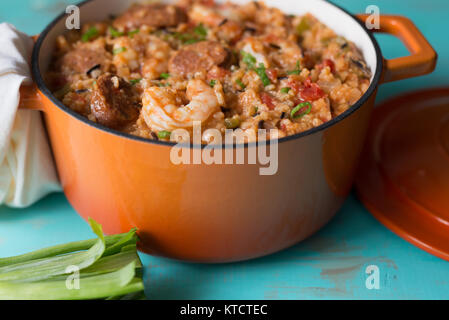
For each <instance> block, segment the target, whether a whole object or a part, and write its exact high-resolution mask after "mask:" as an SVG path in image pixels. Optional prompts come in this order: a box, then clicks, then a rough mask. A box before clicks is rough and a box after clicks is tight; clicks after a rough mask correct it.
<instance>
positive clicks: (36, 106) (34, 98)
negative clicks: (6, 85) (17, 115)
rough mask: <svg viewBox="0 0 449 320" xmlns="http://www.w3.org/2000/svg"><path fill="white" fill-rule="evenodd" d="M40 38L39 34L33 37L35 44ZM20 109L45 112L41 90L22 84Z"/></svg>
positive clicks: (34, 86) (32, 85) (35, 86)
mask: <svg viewBox="0 0 449 320" xmlns="http://www.w3.org/2000/svg"><path fill="white" fill-rule="evenodd" d="M38 38H39V35H38V34H37V35H34V36H32V37H31V39H33V41H34V43H36V41H37V39H38ZM19 109H29V110H39V111H44V103H43V101H42V96H41V95H40V94H39V89H38V87H37V85H36V84H35V83H31V84H22V86H21V87H20V102H19Z"/></svg>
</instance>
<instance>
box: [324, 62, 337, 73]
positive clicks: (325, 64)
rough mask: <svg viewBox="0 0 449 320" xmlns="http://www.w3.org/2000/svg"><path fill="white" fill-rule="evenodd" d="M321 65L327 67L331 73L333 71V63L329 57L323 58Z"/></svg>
mask: <svg viewBox="0 0 449 320" xmlns="http://www.w3.org/2000/svg"><path fill="white" fill-rule="evenodd" d="M323 67H329V68H330V69H331V72H332V73H334V72H335V63H334V62H333V61H332V60H331V59H326V60H324V61H323Z"/></svg>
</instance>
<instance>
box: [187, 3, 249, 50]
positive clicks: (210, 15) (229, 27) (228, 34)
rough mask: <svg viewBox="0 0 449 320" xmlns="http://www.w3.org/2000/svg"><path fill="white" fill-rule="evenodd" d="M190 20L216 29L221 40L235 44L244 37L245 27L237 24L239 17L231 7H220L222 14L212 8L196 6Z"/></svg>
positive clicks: (191, 12)
mask: <svg viewBox="0 0 449 320" xmlns="http://www.w3.org/2000/svg"><path fill="white" fill-rule="evenodd" d="M189 16H190V19H191V20H192V21H195V22H197V23H202V24H205V25H206V26H209V27H216V28H217V30H216V32H217V35H218V37H219V38H220V39H223V40H225V41H230V42H234V41H237V40H238V39H240V38H241V37H242V34H243V26H242V25H241V24H240V23H239V22H237V21H239V16H238V15H237V14H236V12H234V10H233V9H232V7H229V5H223V6H221V7H220V13H219V12H218V11H217V10H214V9H212V8H209V7H206V6H203V5H200V4H196V5H194V6H193V8H192V10H191V11H190V13H189Z"/></svg>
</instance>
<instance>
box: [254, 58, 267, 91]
mask: <svg viewBox="0 0 449 320" xmlns="http://www.w3.org/2000/svg"><path fill="white" fill-rule="evenodd" d="M254 71H256V73H257V74H258V75H259V77H260V80H262V83H263V85H264V86H265V87H266V86H269V85H270V84H271V81H270V78H268V76H267V72H266V71H267V69H266V68H265V65H264V64H263V63H259V67H257V68H256V69H254Z"/></svg>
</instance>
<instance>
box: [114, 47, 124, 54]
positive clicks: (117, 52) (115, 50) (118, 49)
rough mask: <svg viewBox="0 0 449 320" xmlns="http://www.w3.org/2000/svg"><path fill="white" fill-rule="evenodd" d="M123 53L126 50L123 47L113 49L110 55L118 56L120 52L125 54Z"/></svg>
mask: <svg viewBox="0 0 449 320" xmlns="http://www.w3.org/2000/svg"><path fill="white" fill-rule="evenodd" d="M125 51H126V48H125V47H121V48H117V49H114V50H113V51H112V53H113V54H119V53H122V52H125Z"/></svg>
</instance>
